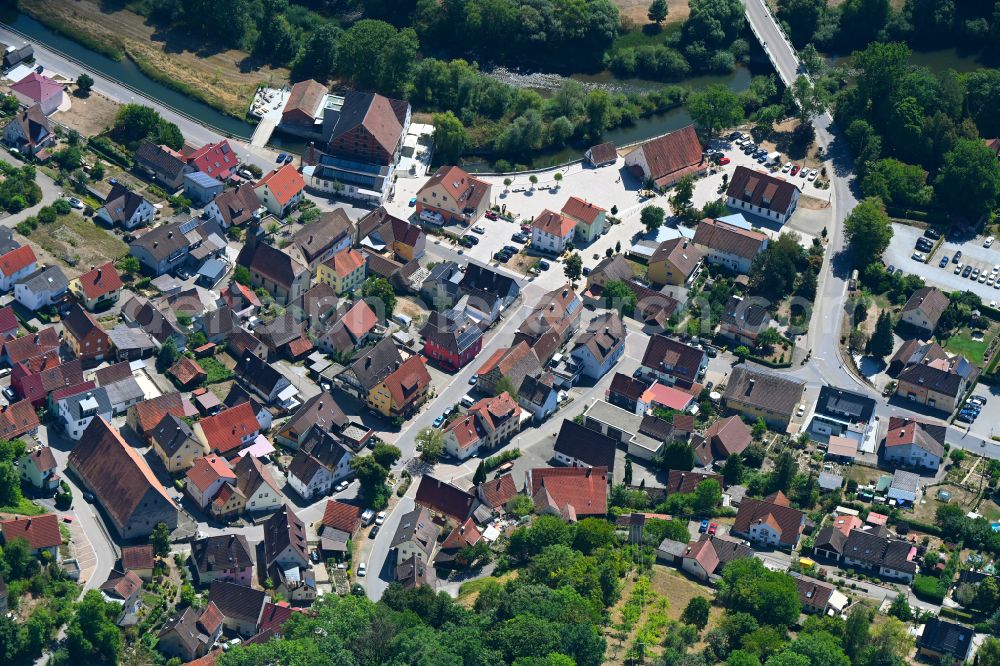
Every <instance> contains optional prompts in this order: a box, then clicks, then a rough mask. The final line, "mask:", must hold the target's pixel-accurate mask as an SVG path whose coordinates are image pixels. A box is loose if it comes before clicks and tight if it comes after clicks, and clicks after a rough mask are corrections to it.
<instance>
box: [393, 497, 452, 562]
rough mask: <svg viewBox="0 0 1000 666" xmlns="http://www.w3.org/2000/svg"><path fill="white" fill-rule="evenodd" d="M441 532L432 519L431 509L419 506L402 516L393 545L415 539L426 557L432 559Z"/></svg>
mask: <svg viewBox="0 0 1000 666" xmlns="http://www.w3.org/2000/svg"><path fill="white" fill-rule="evenodd" d="M440 534H441V528H440V527H438V526H437V525H435V524H434V522H433V521H432V520H431V515H430V511H428V510H427V508H426V507H423V506H418V507H417V508H415V509H414V510H413V511H411V512H409V513H408V514H406V515H404V516H403V517H402V518H400V520H399V527H397V528H396V534H394V535H393V537H392V544H391V547H392V548H395V547H397V546H399V545H400V544H402V543H406V542H407V541H415V542H416V543H417V544H418V545H419V546H420V549H421V550H423V551H424V552H425V553H426V558H425V559H427V560H430V557H431V553H432V552H433V551H434V545H435V544H436V543H437V538H438V536H439V535H440Z"/></svg>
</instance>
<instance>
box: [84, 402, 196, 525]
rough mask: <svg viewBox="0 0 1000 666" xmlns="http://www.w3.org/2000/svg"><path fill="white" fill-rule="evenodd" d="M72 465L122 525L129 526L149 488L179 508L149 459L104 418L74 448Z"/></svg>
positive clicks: (169, 503)
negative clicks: (127, 441)
mask: <svg viewBox="0 0 1000 666" xmlns="http://www.w3.org/2000/svg"><path fill="white" fill-rule="evenodd" d="M69 466H70V467H71V468H72V469H73V471H74V472H76V474H77V476H79V477H80V478H81V479H82V480H83V481H84V483H85V484H86V486H87V487H88V488H89V489H90V491H91V492H93V493H94V495H95V496H96V497H97V498H98V500H100V502H101V505H102V506H103V507H104V509H105V511H107V512H108V514H109V515H110V516H111V517H112V519H114V521H115V523H116V524H117V525H119V526H124V525H126V524H127V523H128V522H129V520H131V518H132V516H133V515H134V514H135V513H136V512H137V511H139V510H140V508H141V506H140V505H141V504H142V503H143V500H144V499H145V498H146V496H147V494H148V493H149V492H150V491H152V492H153V493H155V494H159V495H160V496H161V497H162V499H163V500H164V501H165V502H166V503H167V504H168V505H170V506H171V507H173V508H174V509H176V508H177V505H176V504H174V501H173V500H172V499H170V496H169V495H167V493H166V491H165V490H164V489H163V485H162V484H161V483H160V482H159V480H158V479H157V478H156V475H155V474H153V470H151V469H150V468H149V464H148V463H147V462H146V459H145V458H143V457H142V455H141V454H140V453H139V452H138V450H137V449H135V448H133V447H132V446H130V445H129V444H128V443H126V442H125V440H124V439H122V436H121V434H119V432H118V430H117V428H115V427H114V426H112V425H111V424H110V423H108V422H107V421H105V420H104V419H103V418H101V417H97V418H95V419H94V420H92V421H91V422H90V425H89V426H87V429H86V430H85V431H84V432H83V436H82V437H81V438H80V441H79V442H77V444H76V445H75V446H74V447H73V450H72V451H71V452H70V454H69Z"/></svg>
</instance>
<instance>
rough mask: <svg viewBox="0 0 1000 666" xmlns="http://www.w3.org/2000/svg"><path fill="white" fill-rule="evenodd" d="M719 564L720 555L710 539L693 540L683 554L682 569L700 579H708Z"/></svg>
mask: <svg viewBox="0 0 1000 666" xmlns="http://www.w3.org/2000/svg"><path fill="white" fill-rule="evenodd" d="M718 566H719V555H718V553H716V552H715V546H713V545H712V541H711V540H710V539H705V540H703V541H692V542H691V543H689V544H688V545H687V547H686V548H685V549H684V554H683V555H682V556H681V569H683V570H684V571H686V572H688V573H689V574H691V575H692V576H694V577H695V578H698V579H699V580H708V577H709V576H711V575H712V574H713V573H715V570H716V568H717V567H718Z"/></svg>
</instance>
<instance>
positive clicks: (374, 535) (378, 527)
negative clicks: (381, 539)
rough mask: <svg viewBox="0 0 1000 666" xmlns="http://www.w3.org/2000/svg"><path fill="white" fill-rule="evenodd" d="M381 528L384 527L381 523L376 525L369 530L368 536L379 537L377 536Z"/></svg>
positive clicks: (371, 537) (370, 537)
mask: <svg viewBox="0 0 1000 666" xmlns="http://www.w3.org/2000/svg"><path fill="white" fill-rule="evenodd" d="M380 529H382V527H381V526H380V525H376V526H375V527H373V528H372V529H371V531H370V532H368V538H369V539H374V538H375V537H377V536H378V531H379V530H380Z"/></svg>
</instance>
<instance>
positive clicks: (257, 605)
mask: <svg viewBox="0 0 1000 666" xmlns="http://www.w3.org/2000/svg"><path fill="white" fill-rule="evenodd" d="M208 598H209V601H211V602H212V603H213V604H215V605H216V606H217V607H218V609H219V610H220V611H221V612H222V615H223V616H224V617H227V618H231V619H238V620H245V621H251V622H253V623H254V626H256V623H257V621H258V620H259V619H260V613H261V610H262V609H263V608H264V602H265V601H266V600H267V595H266V594H264V592H263V591H262V590H255V589H253V588H252V587H247V586H245V585H238V584H236V583H229V582H226V581H221V580H215V581H212V586H211V588H209V591H208Z"/></svg>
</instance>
